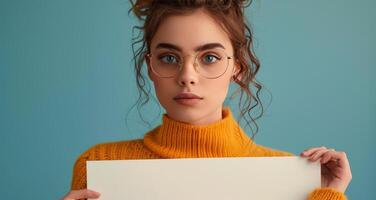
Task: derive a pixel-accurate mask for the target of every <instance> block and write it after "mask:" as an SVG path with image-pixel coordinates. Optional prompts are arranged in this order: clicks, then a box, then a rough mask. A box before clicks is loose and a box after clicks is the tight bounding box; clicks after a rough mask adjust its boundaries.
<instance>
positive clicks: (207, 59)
mask: <svg viewBox="0 0 376 200" xmlns="http://www.w3.org/2000/svg"><path fill="white" fill-rule="evenodd" d="M220 59H221V58H220V57H217V56H215V55H212V54H206V55H205V56H204V57H203V61H204V62H205V63H209V64H210V63H214V62H215V61H216V60H220Z"/></svg>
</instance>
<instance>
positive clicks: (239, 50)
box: [128, 0, 263, 139]
mask: <svg viewBox="0 0 376 200" xmlns="http://www.w3.org/2000/svg"><path fill="white" fill-rule="evenodd" d="M130 2H131V4H132V7H131V9H130V10H129V11H128V14H129V13H130V12H132V11H133V13H134V14H135V16H136V17H137V18H138V20H140V21H144V23H143V25H142V26H134V27H133V30H135V29H138V30H139V31H140V33H143V34H142V36H141V34H139V35H138V36H137V37H133V38H132V41H133V42H132V51H133V54H134V58H133V59H134V66H135V68H134V70H135V73H136V80H137V88H138V91H139V95H138V100H137V102H136V103H135V104H134V105H133V106H132V108H133V107H134V106H135V105H137V108H138V111H139V108H140V107H141V106H143V105H145V104H146V103H147V102H148V101H149V99H150V97H149V94H150V85H149V83H148V81H146V80H145V77H144V73H143V72H142V69H143V67H142V66H143V63H144V61H145V55H146V54H148V53H149V52H150V43H151V40H152V38H153V36H154V34H155V33H156V30H157V28H158V26H159V24H160V23H161V21H162V20H163V19H165V18H166V17H168V16H170V15H181V14H186V13H189V12H192V11H194V10H195V9H198V8H203V9H205V11H208V13H209V15H210V16H211V17H213V18H214V19H215V20H216V21H217V22H218V23H219V24H220V25H221V27H222V28H223V29H224V30H225V32H226V33H227V34H228V36H229V38H230V40H231V44H232V46H233V49H234V56H235V60H236V62H238V63H237V64H238V66H239V71H238V73H237V74H236V75H234V77H233V79H234V82H235V83H236V84H237V85H239V86H240V87H239V88H237V89H236V90H235V91H234V92H233V94H232V95H231V98H230V99H233V98H234V95H235V94H237V93H239V90H240V99H239V104H238V106H239V110H240V118H244V120H245V121H246V123H247V126H248V127H249V128H250V130H251V131H252V133H253V134H252V139H254V136H255V135H256V134H257V132H258V125H257V123H256V121H255V120H257V119H258V118H260V117H261V116H262V114H263V105H262V103H261V100H260V98H259V93H260V91H261V88H262V87H263V86H262V85H261V84H260V83H259V82H258V81H256V78H255V76H256V74H257V72H258V71H259V69H260V62H259V60H258V58H257V57H256V55H255V53H254V50H253V34H252V31H251V28H250V26H248V25H247V21H246V18H245V17H244V14H243V12H244V8H245V7H248V6H249V5H250V4H251V3H252V0H249V1H247V0H172V1H171V0H136V1H135V2H134V1H132V0H130ZM138 43H141V47H139V48H138V49H137V51H135V50H134V49H135V48H134V46H135V45H136V44H138ZM252 86H254V87H255V88H256V95H254V94H253V92H252V91H251V88H250V87H252ZM244 94H245V95H246V96H245V99H244ZM243 101H244V102H243ZM258 105H259V106H260V107H261V112H260V114H259V115H257V116H256V117H255V118H253V117H252V115H251V110H252V109H253V108H255V107H256V106H258ZM138 113H139V115H140V117H141V119H142V120H143V121H144V122H146V121H145V120H144V118H143V117H142V115H141V113H140V111H139V112H138ZM247 117H248V118H249V119H247ZM250 121H251V122H253V123H254V124H255V127H256V130H255V131H253V129H252V126H251V123H250ZM238 122H239V119H238ZM146 123H147V122H146Z"/></svg>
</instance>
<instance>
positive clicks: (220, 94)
mask: <svg viewBox="0 0 376 200" xmlns="http://www.w3.org/2000/svg"><path fill="white" fill-rule="evenodd" d="M207 84H208V85H207V86H208V87H206V89H205V91H206V92H208V93H207V95H208V96H210V98H211V99H213V100H215V101H224V99H225V98H226V95H227V91H228V87H229V84H230V82H229V81H227V79H226V78H223V79H217V81H213V80H211V81H210V82H207Z"/></svg>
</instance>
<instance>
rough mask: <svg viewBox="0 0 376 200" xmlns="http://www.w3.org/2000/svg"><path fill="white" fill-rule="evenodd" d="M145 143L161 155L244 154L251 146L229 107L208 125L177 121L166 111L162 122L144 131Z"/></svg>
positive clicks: (232, 155)
mask: <svg viewBox="0 0 376 200" xmlns="http://www.w3.org/2000/svg"><path fill="white" fill-rule="evenodd" d="M144 144H145V146H146V147H147V148H149V149H150V150H151V151H153V152H154V153H155V154H157V155H159V156H161V157H163V158H199V157H200V158H201V157H243V156H244V157H246V156H248V155H250V153H251V149H252V147H253V146H254V145H253V141H252V139H251V138H250V137H248V135H246V134H245V133H244V131H243V130H242V128H241V127H240V126H239V124H238V123H237V121H236V120H235V119H234V117H233V114H232V112H231V110H230V108H229V107H224V108H223V109H222V119H221V120H218V121H216V122H214V123H211V124H208V125H192V124H188V123H183V122H179V121H176V120H174V119H172V118H170V117H168V116H167V114H166V113H165V114H163V116H162V124H161V125H159V126H157V127H156V128H154V129H153V130H151V131H149V132H148V133H146V134H145V135H144Z"/></svg>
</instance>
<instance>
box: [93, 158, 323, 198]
mask: <svg viewBox="0 0 376 200" xmlns="http://www.w3.org/2000/svg"><path fill="white" fill-rule="evenodd" d="M320 174H321V168H320V163H319V162H309V161H308V160H306V159H304V158H301V157H298V156H289V157H226V158H183V159H180V158H179V159H147V160H100V161H87V188H88V189H91V190H94V191H97V192H100V193H101V197H100V199H101V200H252V199H255V200H276V199H278V200H306V198H307V196H308V194H309V192H311V191H312V190H314V189H315V188H318V187H320V185H321V175H320Z"/></svg>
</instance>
